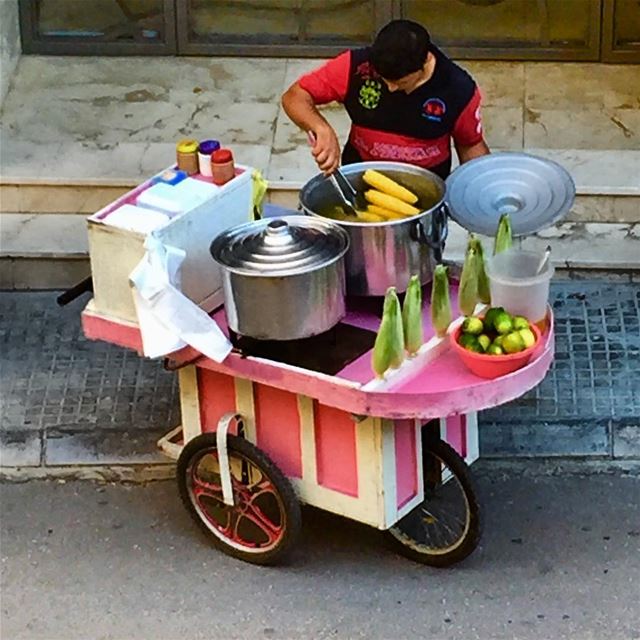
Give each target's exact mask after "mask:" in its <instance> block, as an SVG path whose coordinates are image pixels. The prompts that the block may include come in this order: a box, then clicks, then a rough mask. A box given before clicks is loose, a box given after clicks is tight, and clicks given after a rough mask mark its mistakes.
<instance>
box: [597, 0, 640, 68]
mask: <svg viewBox="0 0 640 640" xmlns="http://www.w3.org/2000/svg"><path fill="white" fill-rule="evenodd" d="M602 59H603V60H604V61H606V62H640V0H604V19H603V31H602ZM639 73H640V72H639Z"/></svg>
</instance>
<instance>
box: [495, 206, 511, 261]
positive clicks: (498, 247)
mask: <svg viewBox="0 0 640 640" xmlns="http://www.w3.org/2000/svg"><path fill="white" fill-rule="evenodd" d="M511 245H513V234H512V232H511V218H510V217H509V214H508V213H503V214H502V215H501V216H500V221H499V222H498V231H497V232H496V239H495V243H494V245H493V255H494V256H495V255H496V253H501V252H502V251H506V250H507V249H510V248H511Z"/></svg>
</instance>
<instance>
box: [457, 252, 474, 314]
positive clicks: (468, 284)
mask: <svg viewBox="0 0 640 640" xmlns="http://www.w3.org/2000/svg"><path fill="white" fill-rule="evenodd" d="M477 302H478V262H477V259H476V252H475V249H474V248H473V245H472V244H471V242H469V244H468V245H467V252H466V254H465V256H464V265H463V266H462V275H461V276H460V288H459V289H458V308H459V309H460V311H461V312H462V313H463V314H464V315H465V316H470V315H472V314H473V310H474V309H475V308H476V303H477Z"/></svg>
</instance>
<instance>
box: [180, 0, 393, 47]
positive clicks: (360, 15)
mask: <svg viewBox="0 0 640 640" xmlns="http://www.w3.org/2000/svg"><path fill="white" fill-rule="evenodd" d="M176 8H177V17H178V47H179V51H180V53H186V54H213V55H215V54H224V55H269V56H292V55H295V56H307V57H313V56H325V55H332V54H334V53H338V52H340V51H342V50H344V49H345V48H347V47H350V46H358V45H362V44H367V43H369V42H370V41H371V39H372V37H373V35H374V34H375V32H376V31H377V30H378V28H379V27H380V26H382V25H383V24H385V23H386V22H387V21H388V20H390V19H391V18H392V2H390V1H389V0H177V7H176Z"/></svg>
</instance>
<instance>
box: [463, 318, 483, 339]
mask: <svg viewBox="0 0 640 640" xmlns="http://www.w3.org/2000/svg"><path fill="white" fill-rule="evenodd" d="M483 328H484V325H483V324H482V320H480V318H475V317H470V318H465V319H464V322H463V323H462V331H463V333H470V334H471V335H474V336H477V335H480V334H481V333H482V329H483Z"/></svg>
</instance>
